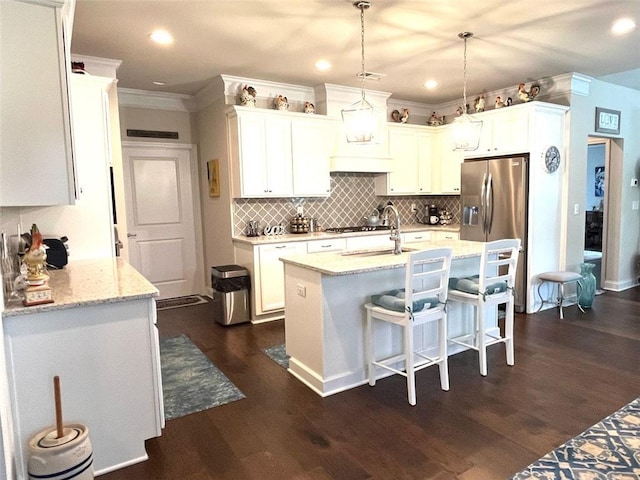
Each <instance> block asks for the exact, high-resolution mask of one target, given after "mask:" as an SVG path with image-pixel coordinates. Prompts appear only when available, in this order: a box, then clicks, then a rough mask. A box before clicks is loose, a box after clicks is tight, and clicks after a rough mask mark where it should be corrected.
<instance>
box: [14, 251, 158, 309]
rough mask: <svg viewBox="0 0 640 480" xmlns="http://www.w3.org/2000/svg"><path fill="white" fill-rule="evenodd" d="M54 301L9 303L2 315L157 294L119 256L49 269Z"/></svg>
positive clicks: (152, 287)
mask: <svg viewBox="0 0 640 480" xmlns="http://www.w3.org/2000/svg"><path fill="white" fill-rule="evenodd" d="M48 274H49V276H50V278H49V286H50V287H51V290H52V296H53V300H54V303H47V304H44V305H33V306H31V307H24V306H23V305H22V303H21V302H17V301H16V302H9V304H8V305H7V306H6V307H5V310H4V311H3V312H2V316H3V317H9V316H17V315H26V314H31V313H36V312H46V311H51V310H59V309H67V308H76V307H83V306H88V305H99V304H104V303H114V302H120V301H125V300H137V299H142V298H149V297H157V296H158V289H157V288H156V287H154V286H153V285H152V284H151V283H150V282H149V281H148V280H147V279H146V278H144V277H143V276H142V275H141V274H140V273H138V271H137V270H136V269H134V268H133V267H132V266H131V265H129V264H128V263H127V262H126V261H124V260H123V259H121V258H119V257H118V258H105V259H97V260H78V261H70V262H69V264H68V265H66V266H65V267H64V268H63V269H61V270H49V271H48Z"/></svg>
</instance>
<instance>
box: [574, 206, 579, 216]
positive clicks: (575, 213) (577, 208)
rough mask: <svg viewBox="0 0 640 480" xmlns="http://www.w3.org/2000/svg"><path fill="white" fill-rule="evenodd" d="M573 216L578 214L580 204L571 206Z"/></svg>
mask: <svg viewBox="0 0 640 480" xmlns="http://www.w3.org/2000/svg"><path fill="white" fill-rule="evenodd" d="M573 214H574V215H578V214H580V204H579V203H574V204H573Z"/></svg>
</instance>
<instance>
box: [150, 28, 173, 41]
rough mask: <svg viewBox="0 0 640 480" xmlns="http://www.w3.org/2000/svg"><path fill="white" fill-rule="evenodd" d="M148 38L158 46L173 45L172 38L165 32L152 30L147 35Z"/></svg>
mask: <svg viewBox="0 0 640 480" xmlns="http://www.w3.org/2000/svg"><path fill="white" fill-rule="evenodd" d="M149 38H150V39H151V40H153V41H154V42H156V43H158V44H160V45H170V44H172V43H173V37H172V36H171V34H170V33H169V32H167V31H166V30H154V31H153V32H152V33H150V34H149Z"/></svg>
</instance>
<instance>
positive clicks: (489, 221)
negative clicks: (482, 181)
mask: <svg viewBox="0 0 640 480" xmlns="http://www.w3.org/2000/svg"><path fill="white" fill-rule="evenodd" d="M486 204H487V227H486V231H487V234H490V233H491V228H492V227H493V176H492V175H491V174H489V177H488V178H487V200H486Z"/></svg>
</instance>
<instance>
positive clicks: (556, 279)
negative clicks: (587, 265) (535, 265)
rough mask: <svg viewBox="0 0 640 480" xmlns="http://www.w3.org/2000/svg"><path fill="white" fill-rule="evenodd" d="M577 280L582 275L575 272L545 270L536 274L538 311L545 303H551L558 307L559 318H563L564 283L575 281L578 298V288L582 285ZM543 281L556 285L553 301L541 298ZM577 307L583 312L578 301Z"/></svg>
mask: <svg viewBox="0 0 640 480" xmlns="http://www.w3.org/2000/svg"><path fill="white" fill-rule="evenodd" d="M579 280H582V275H580V274H579V273H577V272H545V273H541V274H540V275H538V282H539V283H538V296H539V297H540V308H538V311H540V310H542V307H543V306H544V304H545V303H553V304H554V305H556V306H557V307H558V310H559V311H560V319H561V320H562V319H563V318H564V315H563V313H562V307H563V306H564V287H565V285H569V284H571V283H575V284H576V285H577V287H576V288H577V291H578V298H580V290H581V288H582V285H581V284H580V282H579ZM545 282H551V283H554V284H555V285H557V287H558V296H557V297H556V300H555V301H552V300H547V299H544V298H542V294H541V293H540V288H541V287H542V285H544V283H545ZM578 308H579V309H580V311H581V312H582V313H584V310H583V309H582V306H581V305H580V303H579V302H578Z"/></svg>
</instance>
